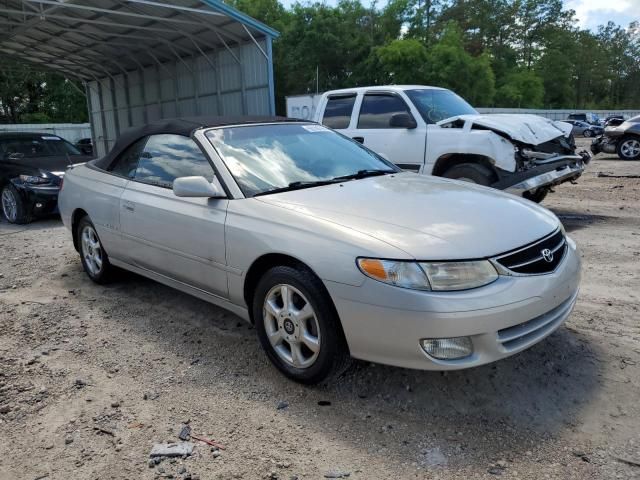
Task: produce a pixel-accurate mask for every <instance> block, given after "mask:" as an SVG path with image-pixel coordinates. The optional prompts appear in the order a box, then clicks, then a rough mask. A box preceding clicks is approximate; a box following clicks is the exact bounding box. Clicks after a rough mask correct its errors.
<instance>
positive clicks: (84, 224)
mask: <svg viewBox="0 0 640 480" xmlns="http://www.w3.org/2000/svg"><path fill="white" fill-rule="evenodd" d="M76 235H77V237H76V241H77V242H78V251H79V252H80V260H81V262H82V268H84V271H85V273H86V274H87V275H88V276H89V278H90V279H91V280H93V281H94V282H96V283H98V284H101V285H102V284H105V283H108V282H109V281H110V280H111V279H112V276H113V271H114V267H113V266H112V265H111V263H110V262H109V255H107V252H106V251H105V249H104V247H103V246H102V242H101V241H100V237H98V232H97V231H96V227H95V226H94V225H93V223H92V222H91V220H90V219H89V217H88V216H85V217H83V218H82V219H80V221H79V222H78V228H77V229H76Z"/></svg>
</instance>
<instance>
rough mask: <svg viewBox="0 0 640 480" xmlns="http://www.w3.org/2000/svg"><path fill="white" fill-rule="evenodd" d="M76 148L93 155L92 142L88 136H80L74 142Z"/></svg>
mask: <svg viewBox="0 0 640 480" xmlns="http://www.w3.org/2000/svg"><path fill="white" fill-rule="evenodd" d="M76 148H77V149H78V150H80V151H81V152H82V153H84V154H85V155H93V142H92V141H91V139H90V138H81V139H80V140H78V141H77V142H76Z"/></svg>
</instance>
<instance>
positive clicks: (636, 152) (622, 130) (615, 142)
mask: <svg viewBox="0 0 640 480" xmlns="http://www.w3.org/2000/svg"><path fill="white" fill-rule="evenodd" d="M591 151H592V152H593V153H594V154H596V153H600V152H605V153H617V154H618V157H620V158H621V159H622V160H640V115H638V116H637V117H633V118H630V119H629V120H625V121H624V122H622V123H621V124H619V125H616V126H609V127H607V128H605V130H604V135H602V136H601V137H598V138H596V139H595V140H594V141H593V143H592V144H591Z"/></svg>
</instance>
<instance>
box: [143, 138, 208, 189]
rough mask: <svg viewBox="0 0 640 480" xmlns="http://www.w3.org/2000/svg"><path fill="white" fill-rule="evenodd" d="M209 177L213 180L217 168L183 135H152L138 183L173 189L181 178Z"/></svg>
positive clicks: (147, 145) (145, 149)
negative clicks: (214, 169) (214, 168)
mask: <svg viewBox="0 0 640 480" xmlns="http://www.w3.org/2000/svg"><path fill="white" fill-rule="evenodd" d="M192 176H200V177H205V178H206V179H207V180H209V181H212V180H213V176H214V174H213V168H212V167H211V165H210V164H209V162H208V161H207V157H205V155H204V153H202V150H200V147H198V145H197V144H196V143H195V142H194V141H193V140H192V139H190V138H189V137H184V136H182V135H170V134H165V135H151V136H150V137H149V140H148V141H147V143H146V145H145V147H144V150H143V152H142V154H141V155H140V162H139V163H138V168H137V170H136V173H135V177H134V179H135V180H137V181H139V182H144V183H150V184H152V185H157V186H160V187H165V188H172V187H173V181H174V180H175V179H176V178H179V177H192Z"/></svg>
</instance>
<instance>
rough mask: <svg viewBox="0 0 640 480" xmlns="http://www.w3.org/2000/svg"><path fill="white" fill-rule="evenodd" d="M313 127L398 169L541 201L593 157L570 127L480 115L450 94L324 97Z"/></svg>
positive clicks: (401, 89)
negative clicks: (351, 141) (324, 128)
mask: <svg viewBox="0 0 640 480" xmlns="http://www.w3.org/2000/svg"><path fill="white" fill-rule="evenodd" d="M314 119H315V121H317V122H318V123H322V124H323V125H326V126H328V127H330V128H333V129H335V130H337V131H338V132H340V133H342V134H344V135H347V136H349V137H351V138H353V139H354V140H356V141H358V142H361V143H363V144H364V145H365V146H367V147H369V148H370V149H371V150H373V151H374V152H376V153H378V154H379V155H381V156H383V157H384V158H386V159H387V160H389V161H391V162H393V163H395V164H396V165H398V166H399V167H401V168H403V169H406V170H412V171H415V172H419V173H424V174H430V175H438V176H442V177H447V178H456V179H459V180H466V181H470V182H474V183H478V184H481V185H487V186H491V187H494V188H498V189H501V190H507V191H510V192H512V193H516V194H521V195H522V196H524V197H525V198H528V199H530V200H533V201H536V202H540V201H542V199H543V198H544V197H545V196H546V195H547V193H548V192H549V191H550V190H551V188H552V187H553V186H555V185H559V184H561V183H564V182H569V181H571V182H572V181H575V180H576V179H577V178H578V177H579V176H580V175H581V174H582V172H583V171H584V168H585V165H586V164H587V163H588V162H589V160H590V159H591V155H590V154H589V153H588V152H586V151H584V152H580V153H577V152H576V146H575V143H574V139H573V136H572V135H571V129H572V127H571V125H569V124H568V123H564V122H555V121H552V120H548V119H546V118H543V117H540V116H538V115H503V114H493V115H481V114H479V113H478V112H477V111H476V110H474V109H473V107H471V105H469V104H468V103H467V102H465V101H464V100H463V99H462V98H460V97H459V96H458V95H456V94H455V93H453V92H452V91H450V90H446V89H443V88H436V87H426V86H422V85H392V86H379V87H358V88H350V89H344V90H333V91H330V92H326V93H324V94H323V95H322V98H321V99H320V102H319V104H318V107H317V109H316V113H315V118H314Z"/></svg>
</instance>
